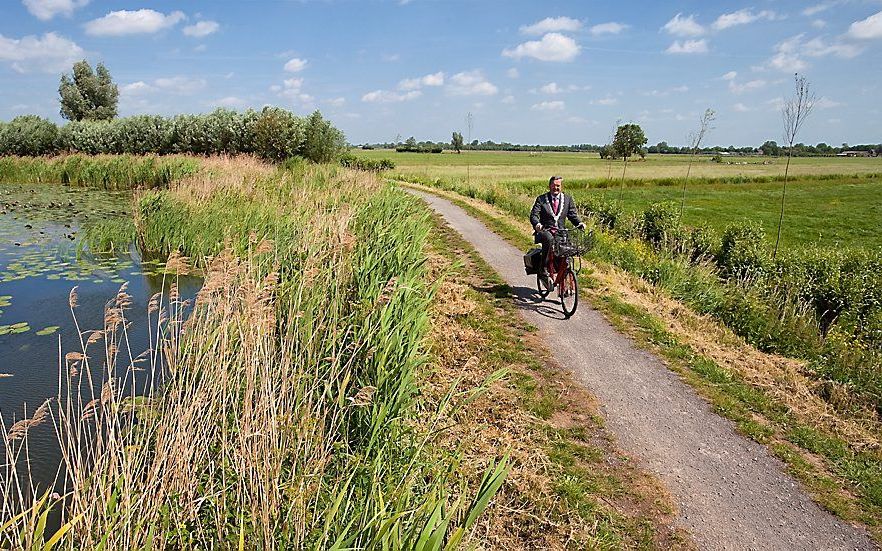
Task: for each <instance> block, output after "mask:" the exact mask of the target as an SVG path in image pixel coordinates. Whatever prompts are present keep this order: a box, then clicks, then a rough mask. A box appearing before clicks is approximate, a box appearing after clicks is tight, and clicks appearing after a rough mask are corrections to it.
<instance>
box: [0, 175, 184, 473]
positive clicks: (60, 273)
mask: <svg viewBox="0 0 882 551" xmlns="http://www.w3.org/2000/svg"><path fill="white" fill-rule="evenodd" d="M131 201H132V198H131V195H130V194H129V193H111V192H106V191H98V190H87V189H81V188H70V187H65V186H60V185H50V184H29V185H10V184H0V414H2V418H3V423H4V425H5V426H6V428H7V429H9V427H10V426H11V425H12V423H13V422H14V421H15V420H18V419H21V418H22V417H24V416H25V414H27V415H30V414H32V413H33V411H34V409H35V408H37V407H38V406H39V405H40V404H42V403H43V401H44V400H46V399H47V398H52V397H55V396H56V395H57V394H58V378H59V363H60V358H61V357H63V354H65V353H67V352H71V351H77V352H78V351H81V348H80V341H79V335H78V334H77V328H76V326H75V325H74V321H73V317H72V315H71V311H70V307H69V305H68V297H69V294H70V291H71V288H73V287H74V286H77V294H78V297H79V298H78V304H79V306H78V307H77V309H76V315H77V321H78V322H79V325H80V328H81V329H82V330H83V331H86V330H92V329H102V328H103V325H104V322H103V319H104V305H105V303H106V302H107V301H108V300H110V299H112V298H114V297H115V296H116V294H117V291H118V290H119V288H120V286H121V285H122V284H123V283H126V282H128V289H127V291H128V293H129V294H130V295H131V296H132V308H131V309H130V310H129V311H128V312H127V318H128V320H129V321H130V322H131V326H130V327H129V329H128V335H129V338H130V343H131V350H132V352H133V353H134V354H135V355H137V354H138V353H139V352H142V351H144V350H146V349H147V348H148V346H149V339H148V336H147V335H148V333H147V328H146V317H147V316H146V313H147V302H148V301H149V299H150V297H151V296H152V295H153V294H154V293H156V292H159V291H160V290H165V291H166V292H167V291H168V287H169V285H170V282H171V279H172V278H171V277H169V276H167V275H164V274H163V272H162V270H161V268H162V266H161V264H160V263H159V262H157V261H144V260H142V259H141V257H140V255H139V254H138V252H137V250H136V248H135V247H134V245H132V246H131V247H130V251H129V253H128V254H122V255H113V256H110V257H100V258H96V257H94V256H92V255H90V254H89V253H88V251H80V249H81V248H82V247H81V243H80V237H79V236H80V234H81V232H82V230H83V228H84V227H87V226H88V225H89V224H93V223H96V222H99V221H102V220H107V219H111V218H115V217H118V218H122V217H130V216H131ZM178 285H179V289H180V294H181V297H182V299H187V298H192V297H193V296H195V294H196V292H197V291H198V289H199V286H200V285H201V280H200V279H199V278H197V277H184V278H179V279H178ZM99 346H100V345H99ZM96 355H97V354H96ZM90 356H91V354H90ZM93 360H94V359H93ZM120 363H121V364H122V365H120V366H119V369H120V371H124V370H125V369H126V362H120ZM102 368H103V366H102V364H101V363H100V361H94V362H93V366H92V369H93V372H97V373H98V374H100V372H101V370H102ZM120 374H121V373H120ZM99 378H100V377H99ZM98 392H99V393H100V389H98ZM28 448H29V456H30V459H31V462H30V464H31V471H32V478H33V481H34V483H35V484H37V485H39V486H40V487H42V488H44V489H45V488H47V486H48V485H50V484H51V481H52V480H53V479H54V477H55V474H56V472H57V468H58V465H59V457H60V456H59V453H60V452H59V449H58V445H57V443H56V436H55V431H54V428H53V426H52V423H51V421H50V422H47V423H44V424H43V425H40V426H38V427H35V428H33V429H31V430H30V431H29V435H28ZM3 455H4V446H2V445H0V464H3V462H5V457H3ZM0 475H2V473H0Z"/></svg>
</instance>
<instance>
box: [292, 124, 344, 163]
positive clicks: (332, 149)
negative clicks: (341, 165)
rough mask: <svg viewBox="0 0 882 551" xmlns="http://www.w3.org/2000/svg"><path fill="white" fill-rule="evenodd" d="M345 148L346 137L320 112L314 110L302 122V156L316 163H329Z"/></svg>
mask: <svg viewBox="0 0 882 551" xmlns="http://www.w3.org/2000/svg"><path fill="white" fill-rule="evenodd" d="M345 150H346V138H345V137H344V136H343V133H342V132H340V131H339V130H337V129H336V128H334V127H333V126H332V125H331V123H330V121H327V120H325V119H324V118H322V114H321V113H319V112H318V111H314V112H313V113H312V114H311V115H310V116H309V117H308V118H307V119H306V122H305V124H304V137H303V147H302V150H301V151H300V152H299V153H300V154H301V155H302V156H304V157H306V158H307V159H309V160H311V161H313V162H316V163H329V162H331V161H333V160H335V159H338V158H339V157H340V155H342V154H343V152H344V151H345Z"/></svg>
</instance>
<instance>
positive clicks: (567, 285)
mask: <svg viewBox="0 0 882 551" xmlns="http://www.w3.org/2000/svg"><path fill="white" fill-rule="evenodd" d="M557 294H558V296H559V297H560V307H561V308H562V309H563V313H564V316H565V317H567V318H569V317H570V316H572V315H573V314H575V313H576V307H577V306H579V282H578V280H576V274H575V273H574V272H573V270H571V269H567V273H566V274H564V277H563V282H562V283H561V284H560V286H559V287H558V289H557Z"/></svg>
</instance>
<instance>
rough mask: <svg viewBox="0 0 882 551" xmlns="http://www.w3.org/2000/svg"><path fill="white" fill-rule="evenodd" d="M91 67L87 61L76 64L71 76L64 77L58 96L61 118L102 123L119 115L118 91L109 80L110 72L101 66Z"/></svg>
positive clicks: (59, 86)
mask: <svg viewBox="0 0 882 551" xmlns="http://www.w3.org/2000/svg"><path fill="white" fill-rule="evenodd" d="M95 69H96V70H95V71H92V66H91V65H89V62H88V61H86V60H85V59H84V60H82V61H77V62H76V63H74V66H73V71H72V72H71V74H70V75H68V74H63V75H61V83H60V84H59V85H58V95H59V96H61V116H62V117H64V118H65V119H67V120H71V121H82V120H87V121H103V120H109V119H112V118H113V117H115V116H116V106H117V103H118V102H119V89H118V88H117V86H116V84H114V83H113V79H112V78H110V71H108V70H107V67H105V66H104V64H103V63H99V64H98V65H97V66H96V67H95Z"/></svg>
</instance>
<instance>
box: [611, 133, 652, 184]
mask: <svg viewBox="0 0 882 551" xmlns="http://www.w3.org/2000/svg"><path fill="white" fill-rule="evenodd" d="M644 145H646V136H645V135H644V134H643V129H642V128H640V125H639V124H634V123H629V124H623V125H621V126H619V127H618V128H617V129H616V137H615V138H613V143H612V147H613V151H615V155H616V156H617V157H621V158H622V183H621V186H620V188H619V200H620V201H621V200H622V194H623V193H624V191H625V170H627V168H628V158H629V157H631V155H634V154H635V153H640V152H642V151H643V146H644Z"/></svg>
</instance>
